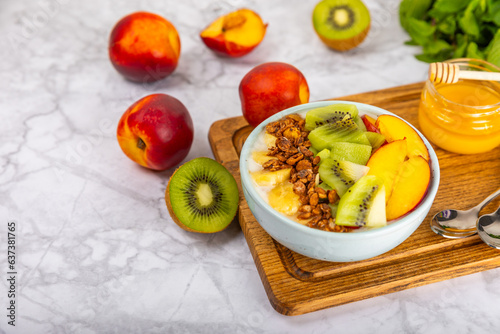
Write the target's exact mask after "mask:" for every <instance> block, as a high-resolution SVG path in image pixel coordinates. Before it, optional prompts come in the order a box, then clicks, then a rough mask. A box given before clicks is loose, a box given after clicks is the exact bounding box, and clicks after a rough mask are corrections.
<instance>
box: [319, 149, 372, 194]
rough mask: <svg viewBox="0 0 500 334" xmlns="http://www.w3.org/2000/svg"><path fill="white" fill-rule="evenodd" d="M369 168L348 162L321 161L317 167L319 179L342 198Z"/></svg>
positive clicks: (328, 159) (330, 159)
mask: <svg viewBox="0 0 500 334" xmlns="http://www.w3.org/2000/svg"><path fill="white" fill-rule="evenodd" d="M369 169H370V168H369V167H366V166H363V165H359V164H356V163H354V162H350V161H337V160H335V159H332V158H327V159H325V160H323V162H322V163H321V165H319V170H318V172H319V177H320V178H321V180H323V182H325V183H326V184H328V185H329V186H330V187H332V188H333V189H335V190H336V191H337V194H338V195H339V196H340V197H342V196H343V195H344V194H345V193H346V191H347V189H349V188H350V187H351V186H352V185H354V183H355V182H356V181H357V180H359V179H360V178H361V177H363V176H364V175H365V174H366V173H368V170H369Z"/></svg>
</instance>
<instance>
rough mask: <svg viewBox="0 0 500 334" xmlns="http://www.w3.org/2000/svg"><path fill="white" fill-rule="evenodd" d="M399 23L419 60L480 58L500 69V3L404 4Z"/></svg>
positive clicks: (437, 0)
mask: <svg viewBox="0 0 500 334" xmlns="http://www.w3.org/2000/svg"><path fill="white" fill-rule="evenodd" d="M399 21H400V23H401V26H402V27H403V29H405V30H406V31H407V32H408V34H409V35H410V38H411V39H410V40H409V41H407V42H406V44H407V45H420V46H422V53H421V54H419V55H416V56H415V57H416V58H417V59H419V60H421V61H424V62H428V63H432V62H440V61H444V60H447V59H451V58H462V57H467V58H477V59H483V60H487V61H489V62H490V63H493V64H495V65H497V66H500V0H403V1H402V2H401V4H400V6H399Z"/></svg>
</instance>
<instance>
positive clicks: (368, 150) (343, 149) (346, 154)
mask: <svg viewBox="0 0 500 334" xmlns="http://www.w3.org/2000/svg"><path fill="white" fill-rule="evenodd" d="M371 154H372V147H371V146H370V145H364V144H355V143H345V142H337V143H333V144H332V148H331V151H330V157H331V158H333V159H335V160H337V161H343V160H347V161H350V162H354V163H357V164H359V165H366V163H367V162H368V159H370V155H371Z"/></svg>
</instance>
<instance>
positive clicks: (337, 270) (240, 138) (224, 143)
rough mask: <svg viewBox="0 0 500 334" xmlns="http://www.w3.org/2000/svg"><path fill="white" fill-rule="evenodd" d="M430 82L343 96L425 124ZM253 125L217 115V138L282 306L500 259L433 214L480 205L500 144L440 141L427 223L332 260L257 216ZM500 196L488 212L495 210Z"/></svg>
mask: <svg viewBox="0 0 500 334" xmlns="http://www.w3.org/2000/svg"><path fill="white" fill-rule="evenodd" d="M422 87H423V83H416V84H411V85H406V86H400V87H395V88H389V89H384V90H379V91H374V92H369V93H363V94H356V95H350V96H345V97H341V98H338V99H335V100H348V101H355V102H362V103H367V104H371V105H374V106H377V107H381V108H384V109H386V110H389V111H391V112H393V113H395V114H397V115H399V116H401V117H403V118H405V119H406V120H407V121H409V122H410V123H412V124H413V125H415V126H416V127H417V128H418V121H417V112H418V104H419V99H420V92H421V90H422ZM251 130H252V129H251V128H250V126H249V125H248V124H247V123H246V121H245V120H244V118H243V117H234V118H229V119H224V120H220V121H217V122H215V123H214V124H213V125H212V126H211V128H210V131H209V140H210V145H211V147H212V150H213V152H214V156H215V158H216V159H217V160H218V161H219V162H221V163H222V164H224V165H225V166H226V167H227V168H228V169H229V171H230V172H231V173H232V174H233V175H234V177H235V179H236V181H237V182H238V186H239V188H240V198H241V202H240V209H239V215H238V219H239V223H240V225H241V229H242V230H243V233H244V234H245V238H246V241H247V243H248V247H249V248H250V252H251V253H252V256H253V258H254V261H255V264H256V266H257V269H258V272H259V274H260V277H261V280H262V283H263V284H264V288H265V290H266V292H267V295H268V297H269V300H270V302H271V304H272V306H273V307H274V308H275V309H276V311H278V312H280V313H282V314H285V315H298V314H303V313H307V312H312V311H316V310H320V309H324V308H328V307H333V306H336V305H341V304H345V303H350V302H355V301H359V300H362V299H366V298H371V297H375V296H380V295H383V294H387V293H391V292H395V291H400V290H404V289H409V288H413V287H418V286H421V285H424V284H429V283H433V282H438V281H442V280H446V279H450V278H453V277H458V276H462V275H467V274H471V273H475V272H479V271H483V270H488V269H492V268H496V267H499V266H500V251H498V250H496V249H493V248H490V247H488V246H487V245H486V244H484V243H483V242H482V241H481V239H479V237H478V236H473V237H470V238H467V239H459V240H452V239H446V238H443V237H441V236H438V235H436V234H435V233H434V232H432V231H431V229H430V227H429V221H430V218H431V217H432V216H433V215H434V214H435V213H436V212H438V211H440V210H442V209H447V208H454V209H459V210H464V209H468V208H470V207H473V206H475V205H477V203H479V202H481V201H482V200H483V199H484V198H485V197H486V196H487V195H489V194H490V193H492V192H493V191H495V190H496V189H497V188H498V187H500V147H497V148H496V149H494V150H493V151H491V152H488V153H484V154H478V155H458V154H454V153H449V152H446V151H444V150H441V149H438V148H437V147H434V148H435V150H436V153H437V156H438V159H439V165H440V168H441V182H440V185H439V190H438V193H437V196H436V198H435V201H434V203H433V206H432V208H431V210H430V212H429V215H428V216H427V217H426V219H425V220H424V222H422V224H421V225H420V227H419V228H418V229H417V230H416V231H415V232H414V233H413V234H412V235H411V236H410V237H409V238H408V239H407V240H406V241H405V242H403V243H402V244H401V245H399V246H398V247H396V248H395V249H393V250H392V251H389V252H387V253H385V254H382V255H380V256H378V257H375V258H372V259H368V260H364V261H358V262H350V263H337V262H325V261H319V260H315V259H311V258H308V257H305V256H302V255H300V254H297V253H295V252H293V251H291V250H289V249H287V248H286V247H284V246H282V245H280V244H279V243H277V242H276V241H274V240H273V239H272V238H271V237H270V236H269V235H268V234H267V233H266V232H265V231H264V230H263V229H262V228H261V227H260V225H259V223H258V222H257V221H256V220H255V218H254V217H253V215H252V213H251V212H250V209H249V208H248V204H247V202H246V201H245V199H244V197H243V193H242V191H241V182H240V175H239V158H238V157H239V152H240V150H241V146H242V145H243V143H244V141H245V139H246V138H247V136H248V134H249V133H250V132H251ZM499 203H500V200H496V201H493V202H492V203H490V204H489V205H488V206H487V207H486V208H485V209H483V211H482V212H485V213H490V212H493V211H494V210H495V209H496V207H497V206H498V204H499Z"/></svg>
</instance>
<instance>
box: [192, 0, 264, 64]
mask: <svg viewBox="0 0 500 334" xmlns="http://www.w3.org/2000/svg"><path fill="white" fill-rule="evenodd" d="M266 28H267V24H265V23H264V22H263V21H262V19H261V18H260V16H259V15H258V14H257V13H255V12H254V11H252V10H250V9H239V10H237V11H234V12H231V13H229V14H227V15H224V16H221V17H219V18H218V19H216V20H215V21H214V22H212V23H211V24H210V25H209V26H208V27H207V28H205V30H203V31H202V32H201V33H200V37H201V39H202V40H203V42H204V43H205V44H206V45H207V46H208V47H209V48H210V49H211V50H213V51H214V52H216V53H218V54H220V55H225V56H230V57H241V56H244V55H246V54H247V53H249V52H250V51H252V50H253V49H254V48H255V47H256V46H257V45H259V44H260V42H262V40H263V39H264V35H265V34H266Z"/></svg>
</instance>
